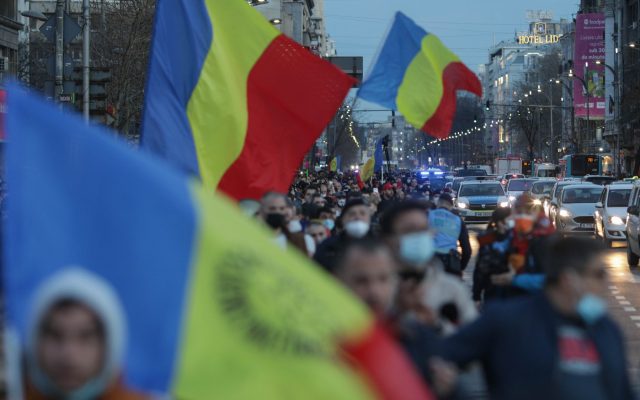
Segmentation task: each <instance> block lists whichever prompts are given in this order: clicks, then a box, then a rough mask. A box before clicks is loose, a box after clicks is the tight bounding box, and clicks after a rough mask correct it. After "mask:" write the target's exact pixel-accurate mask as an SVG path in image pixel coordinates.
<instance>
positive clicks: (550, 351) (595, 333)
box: [444, 238, 635, 400]
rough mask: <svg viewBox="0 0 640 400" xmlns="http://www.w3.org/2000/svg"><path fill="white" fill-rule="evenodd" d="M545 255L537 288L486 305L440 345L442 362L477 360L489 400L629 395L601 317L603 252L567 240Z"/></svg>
mask: <svg viewBox="0 0 640 400" xmlns="http://www.w3.org/2000/svg"><path fill="white" fill-rule="evenodd" d="M547 252H548V256H549V257H548V261H547V262H545V269H546V283H545V288H544V291H543V292H542V293H540V294H538V295H535V296H528V297H523V298H520V299H518V300H514V301H509V302H502V303H497V304H495V305H494V306H492V307H489V308H488V309H487V311H485V313H484V314H483V315H482V317H480V319H478V321H476V322H474V323H473V324H471V325H469V326H467V327H466V328H463V329H462V330H461V331H460V332H458V333H457V334H456V335H454V336H453V337H451V338H449V339H447V340H446V341H445V344H444V356H445V358H447V359H448V360H450V361H452V362H454V363H456V364H457V365H459V366H461V367H463V366H465V365H466V364H468V363H469V362H472V361H481V362H482V363H483V365H484V368H485V373H486V375H487V378H488V379H487V380H488V383H489V391H490V394H491V398H492V399H498V400H502V399H505V400H506V399H508V400H529V399H531V400H534V399H535V400H538V399H550V400H556V399H558V400H559V399H564V400H572V399H593V400H604V399H608V400H614V399H615V400H627V399H628V400H630V399H633V398H635V397H634V394H633V392H632V388H631V384H630V381H629V376H628V370H627V362H626V359H625V349H624V341H623V337H622V334H621V332H620V330H619V328H618V326H617V325H616V323H615V322H613V320H612V319H611V318H609V317H608V316H607V303H606V300H605V299H604V296H605V295H606V291H607V279H606V275H607V272H606V269H605V261H604V259H603V257H604V248H603V247H602V246H601V244H600V243H597V242H594V241H592V240H588V239H584V238H567V239H560V240H556V241H554V242H553V243H551V245H550V246H549V248H548V249H547Z"/></svg>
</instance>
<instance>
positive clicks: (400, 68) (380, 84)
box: [358, 12, 428, 110]
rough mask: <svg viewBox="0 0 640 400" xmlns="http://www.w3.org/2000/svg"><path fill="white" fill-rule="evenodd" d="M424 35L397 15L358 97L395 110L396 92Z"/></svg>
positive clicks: (399, 14)
mask: <svg viewBox="0 0 640 400" xmlns="http://www.w3.org/2000/svg"><path fill="white" fill-rule="evenodd" d="M427 34H428V33H427V32H426V31H425V30H424V29H422V28H421V27H419V26H418V25H416V24H415V23H414V22H413V21H412V20H411V19H410V18H409V17H407V16H406V15H404V14H403V13H401V12H397V13H396V15H395V19H394V22H393V25H392V27H391V30H390V31H389V33H388V35H387V37H386V40H385V42H384V44H383V47H382V50H381V51H380V54H379V55H378V57H377V59H376V61H375V64H374V66H373V69H372V71H371V74H370V75H369V76H368V77H367V78H366V79H365V81H364V82H363V83H362V86H361V87H360V90H358V97H360V98H361V99H364V100H367V101H371V102H373V103H376V104H379V105H381V106H383V107H386V108H388V109H390V110H397V109H398V107H397V105H396V98H397V97H398V89H399V88H400V84H402V81H403V79H404V75H405V73H406V71H407V68H408V67H409V64H411V62H412V61H413V59H414V58H415V57H416V55H417V54H418V53H419V52H420V50H421V46H422V39H423V38H424V37H425V36H426V35H427Z"/></svg>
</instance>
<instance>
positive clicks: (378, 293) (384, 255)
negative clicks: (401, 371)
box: [334, 238, 457, 398]
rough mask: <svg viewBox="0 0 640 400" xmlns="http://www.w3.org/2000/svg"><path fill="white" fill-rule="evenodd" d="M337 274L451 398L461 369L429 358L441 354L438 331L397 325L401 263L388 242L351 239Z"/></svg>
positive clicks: (443, 395) (424, 373)
mask: <svg viewBox="0 0 640 400" xmlns="http://www.w3.org/2000/svg"><path fill="white" fill-rule="evenodd" d="M334 274H335V276H336V278H337V279H338V280H339V281H340V282H342V283H343V284H344V285H345V287H346V288H347V289H349V290H350V291H351V292H352V293H353V294H354V295H355V296H356V297H357V298H359V299H360V300H362V302H363V303H364V304H366V305H367V307H368V308H369V309H370V310H371V312H372V313H373V314H374V315H375V316H376V317H377V319H378V320H379V321H381V322H382V323H383V324H384V325H386V326H387V327H388V328H390V331H391V332H393V333H395V337H396V339H397V340H398V342H399V344H400V345H401V346H402V347H403V348H404V349H405V351H406V352H407V355H408V356H409V358H410V359H411V360H412V362H413V364H414V365H415V367H416V369H417V370H418V371H420V372H421V374H422V376H423V378H424V379H425V380H426V381H427V383H428V384H429V386H430V387H432V388H433V389H434V390H435V392H436V394H437V395H438V398H450V397H449V395H451V394H452V392H453V391H454V389H455V386H456V380H457V370H456V369H455V367H453V365H451V364H450V363H446V362H443V361H442V360H432V361H429V360H430V359H431V358H432V357H434V356H436V355H437V354H438V350H439V345H440V339H439V338H438V336H437V334H436V333H435V332H434V331H433V330H432V329H430V328H429V327H427V326H423V325H418V324H415V323H413V324H407V323H404V324H397V321H396V320H395V316H394V315H393V314H394V308H395V301H396V298H397V292H398V266H397V265H396V261H395V260H394V256H393V254H392V252H391V251H390V249H389V248H388V247H387V246H386V245H385V243H383V242H380V241H377V240H375V239H371V238H365V239H358V240H353V241H351V242H350V243H349V245H348V246H347V247H346V248H345V249H343V252H342V253H341V254H340V255H339V257H338V262H337V264H336V268H335V271H334Z"/></svg>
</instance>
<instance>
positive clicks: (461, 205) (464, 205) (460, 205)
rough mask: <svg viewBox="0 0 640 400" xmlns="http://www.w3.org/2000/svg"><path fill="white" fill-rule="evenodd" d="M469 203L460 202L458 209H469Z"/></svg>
mask: <svg viewBox="0 0 640 400" xmlns="http://www.w3.org/2000/svg"><path fill="white" fill-rule="evenodd" d="M467 207H468V206H467V203H460V202H458V208H467Z"/></svg>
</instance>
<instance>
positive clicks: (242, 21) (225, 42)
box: [187, 0, 280, 187]
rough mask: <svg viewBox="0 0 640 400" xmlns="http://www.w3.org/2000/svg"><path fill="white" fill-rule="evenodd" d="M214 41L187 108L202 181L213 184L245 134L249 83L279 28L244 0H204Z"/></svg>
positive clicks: (228, 164) (220, 177)
mask: <svg viewBox="0 0 640 400" xmlns="http://www.w3.org/2000/svg"><path fill="white" fill-rule="evenodd" d="M206 7H207V11H208V13H209V18H210V19H211V25H212V27H213V42H212V44H211V48H210V50H209V53H208V55H207V57H206V59H205V62H204V64H203V67H202V71H201V74H200V80H199V81H198V84H197V85H196V87H195V89H194V91H193V94H192V96H191V99H190V101H189V104H188V107H187V115H188V118H189V122H190V124H191V130H192V132H193V139H194V144H195V148H196V152H197V155H198V165H199V169H200V175H201V179H202V181H203V183H204V185H205V186H207V187H217V186H218V183H219V182H220V180H221V179H222V176H223V175H224V173H225V171H226V170H227V169H228V168H229V167H230V166H231V165H232V164H233V163H234V161H235V160H236V159H237V158H238V156H239V155H240V152H241V151H242V148H243V147H244V142H245V138H246V134H247V125H248V111H247V81H248V77H249V73H250V72H251V69H252V68H253V66H254V65H255V64H256V62H257V61H258V59H259V58H260V56H261V55H262V54H263V53H264V51H265V49H266V48H267V47H268V46H269V44H270V43H271V42H272V41H273V39H275V38H276V37H277V36H278V35H279V34H280V32H279V31H278V30H277V29H276V28H274V27H273V26H272V25H271V24H269V23H268V22H267V21H266V20H265V19H264V17H263V16H262V15H261V14H260V13H258V12H257V11H256V10H253V9H252V7H251V6H249V5H248V4H247V2H246V1H244V0H206Z"/></svg>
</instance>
